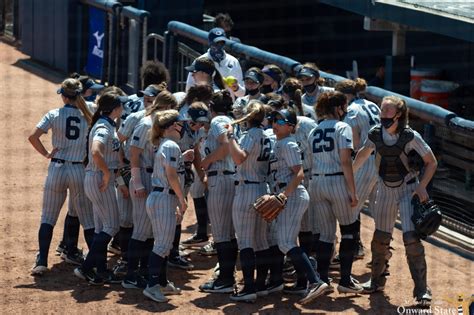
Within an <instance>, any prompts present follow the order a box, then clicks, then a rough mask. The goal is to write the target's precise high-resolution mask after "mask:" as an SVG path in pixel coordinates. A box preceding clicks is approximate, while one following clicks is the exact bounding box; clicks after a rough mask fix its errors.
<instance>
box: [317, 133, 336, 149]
mask: <svg viewBox="0 0 474 315" xmlns="http://www.w3.org/2000/svg"><path fill="white" fill-rule="evenodd" d="M335 131H336V130H335V129H334V128H327V129H316V130H315V131H314V133H313V136H314V140H313V153H321V152H323V151H324V152H330V151H332V150H334V138H333V137H332V136H331V134H332V133H334V132H335Z"/></svg>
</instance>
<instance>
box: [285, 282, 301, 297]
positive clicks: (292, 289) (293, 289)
mask: <svg viewBox="0 0 474 315" xmlns="http://www.w3.org/2000/svg"><path fill="white" fill-rule="evenodd" d="M283 293H286V294H294V295H303V294H305V293H306V287H303V286H297V285H296V284H295V285H292V286H285V287H284V288H283Z"/></svg>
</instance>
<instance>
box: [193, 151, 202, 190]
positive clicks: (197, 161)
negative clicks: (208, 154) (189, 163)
mask: <svg viewBox="0 0 474 315" xmlns="http://www.w3.org/2000/svg"><path fill="white" fill-rule="evenodd" d="M200 147H201V143H200V142H198V143H196V145H195V146H194V160H193V165H194V168H195V169H196V173H197V175H198V176H199V178H200V179H201V181H202V182H203V181H204V176H205V174H204V172H203V170H202V166H201V159H202V157H201V149H200Z"/></svg>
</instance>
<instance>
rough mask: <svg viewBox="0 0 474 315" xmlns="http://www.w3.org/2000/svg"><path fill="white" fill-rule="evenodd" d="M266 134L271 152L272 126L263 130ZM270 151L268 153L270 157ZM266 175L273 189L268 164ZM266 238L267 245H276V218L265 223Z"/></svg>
mask: <svg viewBox="0 0 474 315" xmlns="http://www.w3.org/2000/svg"><path fill="white" fill-rule="evenodd" d="M263 133H265V135H266V136H268V137H269V138H270V141H271V142H272V152H273V150H274V149H275V144H276V141H277V140H276V136H275V134H274V133H273V128H267V129H265V130H264V131H263ZM271 155H272V153H270V157H271ZM268 170H269V172H268V176H267V184H268V186H269V187H271V189H274V188H273V187H274V183H273V176H270V174H271V173H270V166H269V168H268ZM267 240H268V245H269V246H276V245H278V237H277V228H276V220H273V221H272V222H271V223H270V224H267Z"/></svg>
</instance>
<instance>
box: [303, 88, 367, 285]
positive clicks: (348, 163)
mask: <svg viewBox="0 0 474 315" xmlns="http://www.w3.org/2000/svg"><path fill="white" fill-rule="evenodd" d="M346 109H347V98H346V96H345V95H344V94H342V93H340V92H324V93H322V94H321V95H320V97H319V99H318V103H317V104H316V114H317V115H318V117H319V118H320V119H321V120H320V123H319V125H318V127H317V128H316V129H314V130H313V131H312V132H311V135H310V137H309V145H310V146H311V147H312V155H313V164H312V172H313V174H312V179H311V185H310V187H311V188H310V192H311V200H312V202H314V203H315V204H316V215H317V218H318V220H319V222H320V224H319V225H320V232H321V233H320V239H319V243H318V247H317V248H316V257H317V259H318V270H319V272H320V274H321V278H322V280H323V281H324V282H326V283H329V279H328V270H329V263H330V260H331V257H332V252H333V244H334V240H335V236H336V220H337V221H339V227H340V230H341V245H340V248H339V252H340V254H339V256H340V261H341V280H340V281H339V285H338V287H337V290H338V291H339V292H341V293H357V292H360V291H362V288H361V287H360V286H359V285H358V284H356V283H355V281H354V280H353V279H352V277H351V270H352V261H353V259H354V251H355V248H356V244H357V242H358V237H359V234H358V232H359V224H360V222H359V221H358V220H357V215H358V212H357V211H356V210H355V209H354V210H353V209H352V207H355V206H356V205H357V202H358V199H357V195H356V187H355V183H354V175H353V172H352V159H351V153H352V148H353V144H352V130H351V128H350V126H349V125H347V124H346V123H344V122H342V121H340V120H341V119H342V118H343V117H344V115H346Z"/></svg>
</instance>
